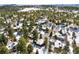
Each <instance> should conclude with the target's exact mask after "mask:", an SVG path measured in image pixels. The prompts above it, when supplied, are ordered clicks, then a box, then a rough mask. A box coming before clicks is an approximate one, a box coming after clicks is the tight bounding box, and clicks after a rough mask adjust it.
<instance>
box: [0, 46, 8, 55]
mask: <svg viewBox="0 0 79 59" xmlns="http://www.w3.org/2000/svg"><path fill="white" fill-rule="evenodd" d="M7 53H8V49H7V48H6V46H1V47H0V54H7Z"/></svg>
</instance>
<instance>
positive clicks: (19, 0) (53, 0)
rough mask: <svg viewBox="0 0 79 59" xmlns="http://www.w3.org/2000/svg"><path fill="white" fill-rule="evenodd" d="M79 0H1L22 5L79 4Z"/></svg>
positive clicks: (0, 0)
mask: <svg viewBox="0 0 79 59" xmlns="http://www.w3.org/2000/svg"><path fill="white" fill-rule="evenodd" d="M78 2H79V0H73V1H72V0H0V4H20V5H50V4H79V3H78Z"/></svg>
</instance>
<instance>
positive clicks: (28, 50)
mask: <svg viewBox="0 0 79 59" xmlns="http://www.w3.org/2000/svg"><path fill="white" fill-rule="evenodd" d="M32 51H33V47H32V45H31V44H29V45H28V47H27V52H28V54H30V53H31V52H32Z"/></svg>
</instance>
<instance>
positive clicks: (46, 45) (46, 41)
mask: <svg viewBox="0 0 79 59" xmlns="http://www.w3.org/2000/svg"><path fill="white" fill-rule="evenodd" d="M44 44H45V48H47V47H48V38H47V37H45V41H44Z"/></svg>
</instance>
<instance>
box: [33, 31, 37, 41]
mask: <svg viewBox="0 0 79 59" xmlns="http://www.w3.org/2000/svg"><path fill="white" fill-rule="evenodd" d="M33 38H34V41H35V40H37V39H38V32H37V30H34V31H33Z"/></svg>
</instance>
